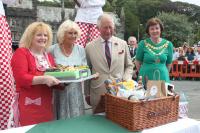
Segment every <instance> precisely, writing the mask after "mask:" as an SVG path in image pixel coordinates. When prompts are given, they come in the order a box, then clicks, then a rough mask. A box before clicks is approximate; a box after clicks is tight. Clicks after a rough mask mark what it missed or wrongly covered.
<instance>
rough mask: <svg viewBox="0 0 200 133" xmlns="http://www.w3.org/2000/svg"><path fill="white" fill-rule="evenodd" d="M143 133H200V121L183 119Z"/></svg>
mask: <svg viewBox="0 0 200 133" xmlns="http://www.w3.org/2000/svg"><path fill="white" fill-rule="evenodd" d="M142 133H200V121H196V120H194V119H190V118H183V119H179V120H178V121H176V122H172V123H168V124H165V125H162V126H158V127H155V128H150V129H146V130H144V131H142Z"/></svg>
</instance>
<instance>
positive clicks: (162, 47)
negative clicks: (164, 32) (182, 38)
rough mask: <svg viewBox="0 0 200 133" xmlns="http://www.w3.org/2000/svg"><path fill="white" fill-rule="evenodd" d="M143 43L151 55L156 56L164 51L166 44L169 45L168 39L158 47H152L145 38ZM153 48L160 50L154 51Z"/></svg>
mask: <svg viewBox="0 0 200 133" xmlns="http://www.w3.org/2000/svg"><path fill="white" fill-rule="evenodd" d="M144 43H145V47H146V48H147V49H148V50H149V51H150V52H151V53H152V54H153V55H157V56H159V55H161V54H162V53H163V52H164V51H165V49H166V48H167V47H168V45H169V41H167V42H166V43H165V44H164V45H162V46H159V47H154V46H152V45H151V44H149V43H147V41H146V40H145V41H144ZM161 49H162V50H161ZM153 50H161V51H160V52H159V53H156V52H154V51H153Z"/></svg>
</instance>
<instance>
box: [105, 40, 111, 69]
mask: <svg viewBox="0 0 200 133" xmlns="http://www.w3.org/2000/svg"><path fill="white" fill-rule="evenodd" d="M105 54H106V60H107V63H108V67H109V68H110V65H111V54H110V48H109V46H108V41H107V40H106V41H105Z"/></svg>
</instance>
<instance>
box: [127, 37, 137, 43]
mask: <svg viewBox="0 0 200 133" xmlns="http://www.w3.org/2000/svg"><path fill="white" fill-rule="evenodd" d="M132 38H134V39H135V40H137V39H136V37H135V36H130V37H129V38H128V42H129V41H130V40H131V39H132Z"/></svg>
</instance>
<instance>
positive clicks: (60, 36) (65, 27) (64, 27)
mask: <svg viewBox="0 0 200 133" xmlns="http://www.w3.org/2000/svg"><path fill="white" fill-rule="evenodd" d="M71 29H74V30H75V31H76V32H77V34H78V36H77V38H80V37H81V29H80V28H79V26H78V24H76V23H75V22H73V21H71V20H66V21H64V22H63V23H62V24H61V25H60V26H59V28H58V32H57V40H58V44H59V45H61V44H62V43H63V41H64V36H65V34H66V32H67V31H69V30H71Z"/></svg>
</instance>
